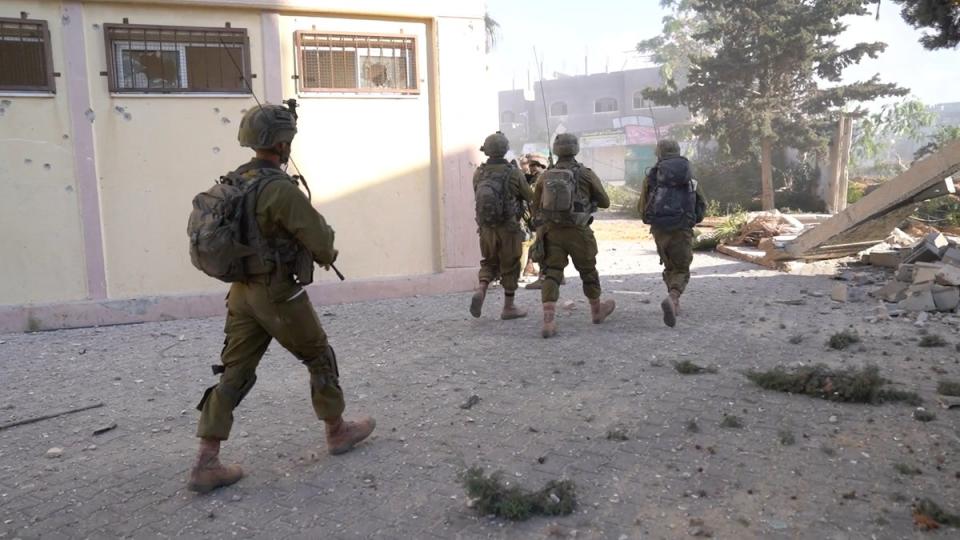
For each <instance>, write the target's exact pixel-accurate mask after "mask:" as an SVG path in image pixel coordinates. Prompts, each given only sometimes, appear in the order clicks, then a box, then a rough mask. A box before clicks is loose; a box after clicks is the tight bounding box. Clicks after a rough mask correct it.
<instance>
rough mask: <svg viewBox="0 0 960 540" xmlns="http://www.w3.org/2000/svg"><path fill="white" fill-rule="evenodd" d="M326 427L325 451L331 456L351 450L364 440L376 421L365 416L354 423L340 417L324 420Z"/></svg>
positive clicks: (375, 424)
mask: <svg viewBox="0 0 960 540" xmlns="http://www.w3.org/2000/svg"><path fill="white" fill-rule="evenodd" d="M324 422H325V423H326V425H327V451H328V452H330V453H331V454H333V455H337V454H343V453H345V452H349V451H350V450H353V447H354V446H355V445H356V444H357V443H358V442H360V441H362V440H364V439H366V438H367V437H369V436H370V434H371V433H373V428H375V427H377V421H376V420H374V419H373V418H370V417H369V416H365V417H363V418H361V419H360V420H357V421H356V422H348V421H345V420H344V419H343V417H342V416H339V417H337V418H336V419H335V420H324Z"/></svg>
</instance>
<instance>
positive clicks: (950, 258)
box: [940, 246, 960, 267]
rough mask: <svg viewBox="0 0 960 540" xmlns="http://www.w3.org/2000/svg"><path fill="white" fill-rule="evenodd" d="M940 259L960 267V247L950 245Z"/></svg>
mask: <svg viewBox="0 0 960 540" xmlns="http://www.w3.org/2000/svg"><path fill="white" fill-rule="evenodd" d="M940 260H942V261H943V262H945V263H947V264H952V265H954V266H958V267H960V248H957V247H955V246H950V247H948V248H947V250H946V251H945V252H943V257H941V258H940Z"/></svg>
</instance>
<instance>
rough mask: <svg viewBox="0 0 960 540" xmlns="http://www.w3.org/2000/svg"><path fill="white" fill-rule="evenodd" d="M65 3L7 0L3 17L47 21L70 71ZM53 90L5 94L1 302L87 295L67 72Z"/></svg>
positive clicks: (0, 167)
mask: <svg viewBox="0 0 960 540" xmlns="http://www.w3.org/2000/svg"><path fill="white" fill-rule="evenodd" d="M59 7H60V6H59V3H50V2H37V1H33V2H24V1H18V0H4V2H3V3H2V4H0V16H2V17H14V18H19V17H20V12H21V11H26V12H28V17H29V18H30V19H41V20H44V19H45V20H47V22H48V25H49V29H50V33H51V41H52V52H53V63H54V66H55V68H56V70H57V71H61V72H62V71H63V67H62V66H63V63H64V59H63V48H62V40H61V25H60V11H59ZM55 81H56V87H57V93H56V95H54V96H30V97H24V96H21V95H11V94H4V93H3V92H0V109H2V112H0V231H2V232H0V277H2V279H0V304H18V303H26V302H48V301H54V300H78V299H82V298H85V297H86V293H87V291H86V275H85V273H84V262H83V248H82V239H81V233H80V215H79V210H78V205H77V185H76V182H75V180H74V178H75V175H74V165H73V145H72V140H71V138H72V133H71V129H70V120H69V113H68V109H67V88H66V83H65V81H64V79H63V77H60V78H57V79H55Z"/></svg>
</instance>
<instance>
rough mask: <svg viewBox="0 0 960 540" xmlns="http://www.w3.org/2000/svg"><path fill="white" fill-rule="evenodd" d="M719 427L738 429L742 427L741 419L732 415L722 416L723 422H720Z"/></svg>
mask: <svg viewBox="0 0 960 540" xmlns="http://www.w3.org/2000/svg"><path fill="white" fill-rule="evenodd" d="M720 427H722V428H730V429H740V428H742V427H743V419H741V418H740V417H739V416H734V415H732V414H725V415H723V420H721V421H720Z"/></svg>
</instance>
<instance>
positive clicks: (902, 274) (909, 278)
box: [896, 264, 916, 283]
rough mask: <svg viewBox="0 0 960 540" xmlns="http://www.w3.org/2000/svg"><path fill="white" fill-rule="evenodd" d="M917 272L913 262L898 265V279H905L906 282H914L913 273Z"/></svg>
mask: <svg viewBox="0 0 960 540" xmlns="http://www.w3.org/2000/svg"><path fill="white" fill-rule="evenodd" d="M915 272H916V267H915V266H914V265H912V264H901V265H900V266H898V267H897V273H896V279H897V281H903V282H904V283H913V274H914V273H915Z"/></svg>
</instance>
